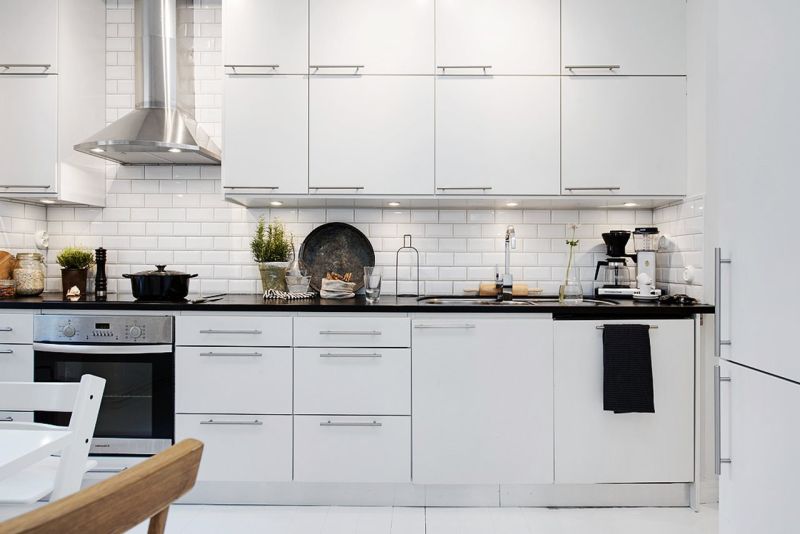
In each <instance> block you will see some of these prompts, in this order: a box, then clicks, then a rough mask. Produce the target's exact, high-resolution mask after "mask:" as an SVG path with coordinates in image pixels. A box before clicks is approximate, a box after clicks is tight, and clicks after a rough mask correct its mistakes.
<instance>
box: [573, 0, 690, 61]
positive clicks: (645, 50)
mask: <svg viewBox="0 0 800 534" xmlns="http://www.w3.org/2000/svg"><path fill="white" fill-rule="evenodd" d="M561 17H562V19H561V32H562V33H561V43H562V50H561V54H562V62H563V65H562V66H563V71H562V72H563V73H564V74H571V73H576V74H578V73H580V74H608V75H613V74H623V75H648V74H651V75H656V74H662V75H664V74H666V75H684V74H686V0H646V1H644V0H562V2H561ZM568 67H575V68H574V69H569V68H568ZM612 67H613V68H612Z"/></svg>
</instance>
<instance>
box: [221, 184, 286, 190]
mask: <svg viewBox="0 0 800 534" xmlns="http://www.w3.org/2000/svg"><path fill="white" fill-rule="evenodd" d="M223 189H269V190H270V191H276V190H278V189H280V187H279V186H277V185H248V186H230V185H226V186H225V187H224V188H223Z"/></svg>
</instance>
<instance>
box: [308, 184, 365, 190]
mask: <svg viewBox="0 0 800 534" xmlns="http://www.w3.org/2000/svg"><path fill="white" fill-rule="evenodd" d="M308 188H309V189H314V190H317V191H319V190H320V189H330V190H334V191H341V190H348V191H349V190H354V191H361V190H362V189H366V188H365V187H364V186H363V185H356V186H333V187H325V186H322V187H315V186H309V187H308Z"/></svg>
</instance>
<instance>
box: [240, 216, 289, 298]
mask: <svg viewBox="0 0 800 534" xmlns="http://www.w3.org/2000/svg"><path fill="white" fill-rule="evenodd" d="M291 250H292V241H291V237H290V236H288V235H287V234H286V227H285V226H284V225H283V224H282V223H281V222H279V221H278V220H275V221H273V222H271V223H269V225H267V224H266V223H265V222H264V217H261V218H259V219H258V226H257V227H256V233H255V235H254V236H253V239H252V240H251V241H250V251H251V252H252V253H253V260H254V261H255V262H256V263H258V270H259V272H260V273H261V285H262V287H263V289H264V291H268V290H270V289H275V290H277V291H286V267H288V265H289V255H290V253H291Z"/></svg>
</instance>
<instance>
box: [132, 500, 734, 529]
mask: <svg viewBox="0 0 800 534" xmlns="http://www.w3.org/2000/svg"><path fill="white" fill-rule="evenodd" d="M717 530H718V529H717V511H716V508H715V507H710V506H706V507H703V508H701V510H700V512H699V513H695V512H693V511H691V510H689V509H686V508H605V509H600V508H583V509H547V508H427V509H426V508H358V507H336V506H196V505H195V506H191V505H177V506H173V507H172V508H171V509H170V518H169V521H168V522H167V534H189V533H191V534H212V533H214V534H216V533H224V534H238V533H247V534H249V533H254V534H256V533H258V534H261V533H263V534H271V533H275V534H716V533H717ZM145 532H147V528H146V527H145V526H144V525H140V526H139V527H137V528H136V529H134V530H132V531H131V533H132V534H144V533H145Z"/></svg>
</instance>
